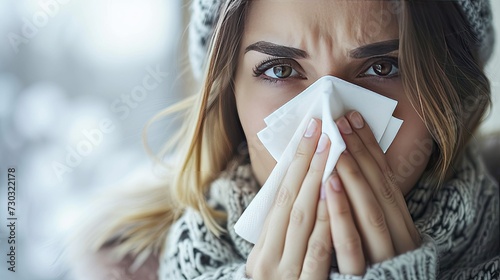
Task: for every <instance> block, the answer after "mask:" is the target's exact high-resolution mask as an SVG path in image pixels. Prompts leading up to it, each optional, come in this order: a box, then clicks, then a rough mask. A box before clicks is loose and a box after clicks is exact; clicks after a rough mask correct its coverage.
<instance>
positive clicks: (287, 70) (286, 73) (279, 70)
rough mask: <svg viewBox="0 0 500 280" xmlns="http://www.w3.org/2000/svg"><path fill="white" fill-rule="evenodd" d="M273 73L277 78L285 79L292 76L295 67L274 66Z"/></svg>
mask: <svg viewBox="0 0 500 280" xmlns="http://www.w3.org/2000/svg"><path fill="white" fill-rule="evenodd" d="M272 69H273V73H274V75H275V76H276V77H277V78H280V79H284V78H288V77H290V75H291V74H292V72H293V68H292V67H290V66H286V65H280V66H275V67H273V68H272Z"/></svg>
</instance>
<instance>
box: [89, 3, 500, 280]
mask: <svg viewBox="0 0 500 280" xmlns="http://www.w3.org/2000/svg"><path fill="white" fill-rule="evenodd" d="M210 2H216V3H215V4H214V3H210ZM194 7H195V14H196V12H197V10H196V9H198V8H200V9H201V10H202V11H203V12H202V14H203V17H201V18H200V19H201V23H202V24H201V25H196V24H195V25H193V26H192V31H193V30H194V31H195V32H202V33H203V31H205V30H206V28H207V26H208V27H210V26H211V25H212V23H213V22H215V19H216V18H218V20H217V21H216V22H217V23H216V25H215V27H214V29H213V30H214V33H213V38H212V39H211V40H208V39H207V37H205V36H203V35H202V36H200V37H198V38H199V40H200V42H202V43H203V44H204V43H205V42H210V45H209V48H208V52H209V53H208V63H207V66H206V71H205V72H204V77H203V82H202V85H203V86H202V90H201V93H200V94H199V95H195V96H193V97H191V98H189V99H187V100H186V101H184V102H183V103H181V104H179V105H177V106H175V107H173V108H171V109H170V110H169V111H168V112H175V111H181V110H188V111H189V112H190V117H189V118H188V120H187V121H186V124H185V125H184V126H183V127H182V129H181V131H180V133H179V135H178V137H177V138H176V139H174V140H173V141H172V143H173V144H176V149H177V150H176V152H177V153H178V155H179V159H180V162H181V163H182V164H181V165H180V166H178V167H177V168H173V169H172V176H173V180H172V181H170V182H172V183H171V185H169V188H168V190H169V193H168V195H169V198H170V199H169V203H166V202H165V200H161V199H157V202H158V203H156V204H154V203H150V204H149V205H148V206H147V207H142V208H141V209H137V208H135V209H133V212H135V213H131V214H130V215H129V216H128V217H125V218H124V219H122V220H120V221H118V222H117V223H116V224H113V226H115V227H114V228H113V229H112V230H110V231H109V232H113V233H114V232H115V230H116V228H118V229H123V232H121V235H120V239H119V240H121V241H122V242H121V244H120V245H119V247H118V248H119V249H121V250H122V251H123V252H133V253H136V252H138V251H141V250H143V249H144V248H151V246H152V245H151V244H154V243H158V242H159V240H158V239H159V236H162V234H164V233H165V232H166V229H167V228H169V227H170V224H172V222H173V225H172V226H171V227H170V229H169V231H168V237H167V241H166V243H165V247H164V252H162V253H161V254H160V269H159V274H158V276H159V279H243V278H253V279H280V278H286V279H299V278H300V279H303V278H304V279H305V278H307V279H351V278H356V277H358V278H359V279H361V278H362V279H435V278H439V279H449V278H453V279H454V278H457V279H469V278H482V279H483V278H484V279H494V278H495V277H498V276H499V271H500V268H499V265H500V264H499V262H500V257H499V250H500V249H499V246H500V240H499V236H500V234H499V193H498V183H496V182H494V181H493V180H492V179H491V178H490V177H489V175H488V174H487V172H485V170H484V167H483V165H482V163H481V161H480V160H479V159H478V157H477V153H476V152H475V149H474V147H473V145H472V144H471V143H469V142H471V141H470V139H471V136H472V133H473V132H474V131H475V129H476V128H477V126H478V124H479V123H480V120H481V117H482V116H483V114H484V111H485V109H486V108H487V106H488V104H489V102H490V101H489V96H490V88H489V82H488V80H487V78H486V77H485V75H484V73H483V71H482V68H483V65H484V63H485V62H486V60H487V58H488V57H489V54H490V53H491V51H489V50H490V49H491V47H492V42H493V40H492V39H491V38H492V37H491V36H492V33H491V32H492V30H491V15H490V14H488V12H489V4H488V2H487V1H474V2H473V1H457V2H450V1H425V2H418V1H345V0H331V1H319V0H318V1H316V0H314V1H305V0H301V1H282V0H281V1H280V0H254V1H243V0H233V1H230V0H228V1H223V3H219V2H218V1H195V2H194ZM198 12H199V11H198ZM195 19H196V18H195ZM208 30H211V29H210V28H209V29H208ZM195 32H193V33H192V35H191V36H192V39H196V38H197V37H196V34H195ZM324 75H333V76H336V77H339V78H341V79H343V80H345V81H348V82H350V83H353V84H357V85H359V86H362V87H364V88H367V89H370V90H372V91H375V92H377V93H379V94H382V95H384V96H386V97H389V98H391V99H394V100H397V101H398V106H397V108H396V110H395V112H394V116H395V117H397V118H400V119H403V120H404V123H403V125H402V127H401V129H400V131H399V133H398V135H397V137H396V138H395V140H394V142H393V143H392V145H391V147H390V148H389V150H388V151H387V153H385V154H384V153H382V151H381V150H380V148H379V147H378V145H376V142H375V139H374V137H373V134H372V133H371V130H370V129H369V127H368V126H367V125H366V124H365V120H364V119H363V117H362V116H361V115H360V114H359V113H357V112H349V113H348V114H346V116H345V117H342V118H340V119H338V120H336V123H337V126H338V127H339V130H340V131H341V132H342V136H343V139H344V141H345V142H346V145H347V152H345V153H343V154H342V156H341V157H340V159H339V162H338V163H337V166H336V171H335V172H334V173H333V174H332V175H331V176H330V178H329V179H328V180H327V182H323V183H324V184H322V182H321V179H320V177H321V176H318V174H321V173H322V170H324V162H325V161H326V156H327V151H328V149H329V146H330V141H329V139H328V138H327V137H325V136H324V135H323V136H322V133H321V131H320V120H314V119H313V120H311V122H310V125H309V128H308V129H307V131H306V132H305V134H304V137H303V139H302V141H301V144H300V146H299V151H298V152H297V156H296V158H295V159H294V162H293V163H292V165H291V166H290V168H289V170H288V172H287V175H286V177H285V180H284V181H285V182H286V183H284V184H283V185H282V186H281V188H280V192H279V195H278V198H277V199H276V201H275V204H274V206H273V208H272V210H271V212H270V214H269V215H268V217H267V226H266V227H265V229H264V231H263V232H262V234H261V236H260V238H259V241H258V242H257V243H256V245H255V246H253V245H252V244H250V243H248V242H246V241H244V240H243V239H241V238H240V237H239V236H238V235H237V234H236V233H235V232H234V229H233V225H234V223H235V222H236V221H237V220H238V218H239V216H240V215H241V213H242V212H243V210H244V209H245V207H246V206H247V205H248V204H249V203H250V201H251V200H252V198H253V196H254V195H255V194H256V192H258V190H259V188H260V186H261V185H262V184H263V183H264V182H265V180H266V179H267V177H268V176H269V174H270V172H271V170H272V168H273V167H274V165H275V164H276V162H275V161H274V160H273V158H272V157H271V156H270V154H269V152H268V151H267V150H266V149H265V148H264V147H263V146H262V144H261V143H260V141H259V140H258V138H257V137H256V133H257V132H258V131H259V130H261V129H262V128H264V127H265V124H264V123H263V119H264V118H265V117H266V116H267V115H269V114H270V113H272V112H273V111H274V110H276V109H277V108H278V107H280V106H282V105H283V104H285V103H286V102H287V101H289V100H291V99H292V98H293V97H295V96H296V95H298V94H299V93H300V92H301V91H303V90H304V89H305V88H306V87H307V86H309V85H311V84H312V83H313V82H314V81H315V80H317V79H319V78H320V77H322V76H324ZM305 105H306V104H305ZM193 108H194V109H193ZM246 147H247V148H246ZM166 191H167V189H165V192H166ZM162 197H164V196H162ZM148 232H152V233H155V234H154V237H152V238H148V237H146V236H147V235H146V234H147V233H148ZM138 233H141V234H144V235H138ZM138 236H140V237H141V238H139V237H138ZM103 240H106V238H103ZM98 245H101V244H98ZM148 246H149V247H148Z"/></svg>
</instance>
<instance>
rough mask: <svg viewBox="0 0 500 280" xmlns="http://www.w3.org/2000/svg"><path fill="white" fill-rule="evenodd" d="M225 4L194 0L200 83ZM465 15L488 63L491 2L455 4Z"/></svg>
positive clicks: (460, 0) (192, 49)
mask: <svg viewBox="0 0 500 280" xmlns="http://www.w3.org/2000/svg"><path fill="white" fill-rule="evenodd" d="M224 1H225V0H193V3H192V6H191V10H192V15H191V23H190V26H189V59H190V61H191V66H192V69H193V73H194V76H195V77H196V78H197V79H199V78H200V77H201V74H202V71H203V65H204V62H205V59H206V55H207V47H208V44H209V42H210V38H211V36H212V34H213V28H214V26H215V24H216V22H217V19H218V16H219V11H220V8H221V6H222V3H224ZM454 1H456V3H457V4H458V5H459V6H460V8H461V10H462V11H463V12H464V15H465V17H466V18H467V20H468V22H469V26H470V28H471V31H472V32H473V34H474V36H475V38H476V40H477V41H476V44H477V48H478V50H479V56H480V57H479V59H480V60H481V61H482V62H486V61H488V59H489V58H490V56H491V53H492V52H493V45H494V42H495V32H494V30H493V18H492V14H491V6H490V1H489V0H454Z"/></svg>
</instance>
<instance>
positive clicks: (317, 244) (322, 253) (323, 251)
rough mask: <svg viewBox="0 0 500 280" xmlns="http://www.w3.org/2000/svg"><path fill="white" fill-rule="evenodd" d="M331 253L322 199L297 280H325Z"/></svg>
mask: <svg viewBox="0 0 500 280" xmlns="http://www.w3.org/2000/svg"><path fill="white" fill-rule="evenodd" d="M332 253H333V251H332V238H331V233H330V222H329V219H328V210H327V205H326V200H325V199H324V198H323V199H321V200H320V201H319V202H318V205H317V213H316V221H315V224H314V229H313V231H312V234H311V235H310V237H309V242H308V244H307V252H306V256H305V259H304V261H303V265H302V272H301V274H300V277H299V279H327V278H328V273H329V272H330V263H331V256H332Z"/></svg>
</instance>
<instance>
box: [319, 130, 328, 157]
mask: <svg viewBox="0 0 500 280" xmlns="http://www.w3.org/2000/svg"><path fill="white" fill-rule="evenodd" d="M327 145H328V136H327V135H326V134H324V133H323V134H321V137H320V138H319V141H318V146H317V147H316V153H317V154H320V153H321V152H323V151H324V150H325V149H326V146H327Z"/></svg>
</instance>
